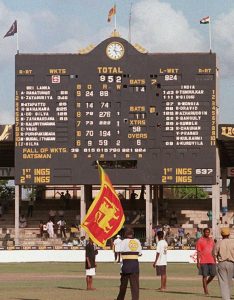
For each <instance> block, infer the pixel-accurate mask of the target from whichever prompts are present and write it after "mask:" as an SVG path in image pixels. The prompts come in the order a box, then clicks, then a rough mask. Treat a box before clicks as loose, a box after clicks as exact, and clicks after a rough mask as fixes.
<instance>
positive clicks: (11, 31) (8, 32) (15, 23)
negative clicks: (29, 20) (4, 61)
mask: <svg viewBox="0 0 234 300" xmlns="http://www.w3.org/2000/svg"><path fill="white" fill-rule="evenodd" d="M15 33H17V21H16V20H15V22H14V23H13V24H12V25H11V28H10V29H9V30H8V31H7V33H6V34H5V35H4V37H3V38H5V37H8V36H12V35H14V34H15Z"/></svg>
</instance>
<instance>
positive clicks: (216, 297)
mask: <svg viewBox="0 0 234 300" xmlns="http://www.w3.org/2000/svg"><path fill="white" fill-rule="evenodd" d="M140 290H145V291H155V292H158V293H160V294H177V295H194V296H195V295H196V296H200V297H201V296H203V297H206V298H209V297H210V298H212V299H220V297H219V296H212V295H209V296H205V295H204V294H201V293H191V292H182V291H170V290H167V291H164V292H162V291H159V290H158V289H153V288H140Z"/></svg>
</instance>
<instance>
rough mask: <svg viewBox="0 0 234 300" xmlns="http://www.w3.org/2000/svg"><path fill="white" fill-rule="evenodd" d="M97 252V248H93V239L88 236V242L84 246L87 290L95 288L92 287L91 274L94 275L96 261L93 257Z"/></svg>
mask: <svg viewBox="0 0 234 300" xmlns="http://www.w3.org/2000/svg"><path fill="white" fill-rule="evenodd" d="M97 254H98V252H97V250H95V247H94V244H93V241H92V239H91V238H89V242H88V244H87V245H86V247H85V269H86V285H87V290H88V291H93V290H95V288H94V287H93V276H95V275H96V269H95V268H96V262H95V258H96V255H97Z"/></svg>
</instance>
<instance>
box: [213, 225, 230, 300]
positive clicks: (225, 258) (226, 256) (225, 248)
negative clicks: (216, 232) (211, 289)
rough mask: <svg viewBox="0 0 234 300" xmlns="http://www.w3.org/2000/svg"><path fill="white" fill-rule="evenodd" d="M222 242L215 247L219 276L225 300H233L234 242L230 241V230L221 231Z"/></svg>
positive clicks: (226, 228)
mask: <svg viewBox="0 0 234 300" xmlns="http://www.w3.org/2000/svg"><path fill="white" fill-rule="evenodd" d="M221 235H222V238H223V239H222V240H220V241H218V242H217V243H216V245H215V251H214V252H215V256H216V257H217V260H218V265H217V275H218V280H219V286H220V290H221V295H222V299H223V300H230V299H231V291H232V278H233V277H234V241H233V240H231V239H229V236H230V229H229V228H228V227H224V228H222V229H221Z"/></svg>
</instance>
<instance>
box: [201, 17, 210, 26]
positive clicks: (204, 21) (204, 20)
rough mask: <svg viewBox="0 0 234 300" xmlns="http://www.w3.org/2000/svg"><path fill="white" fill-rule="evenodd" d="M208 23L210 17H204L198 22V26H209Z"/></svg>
mask: <svg viewBox="0 0 234 300" xmlns="http://www.w3.org/2000/svg"><path fill="white" fill-rule="evenodd" d="M209 23H210V17H209V16H208V17H204V18H202V19H201V20H200V24H209Z"/></svg>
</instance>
